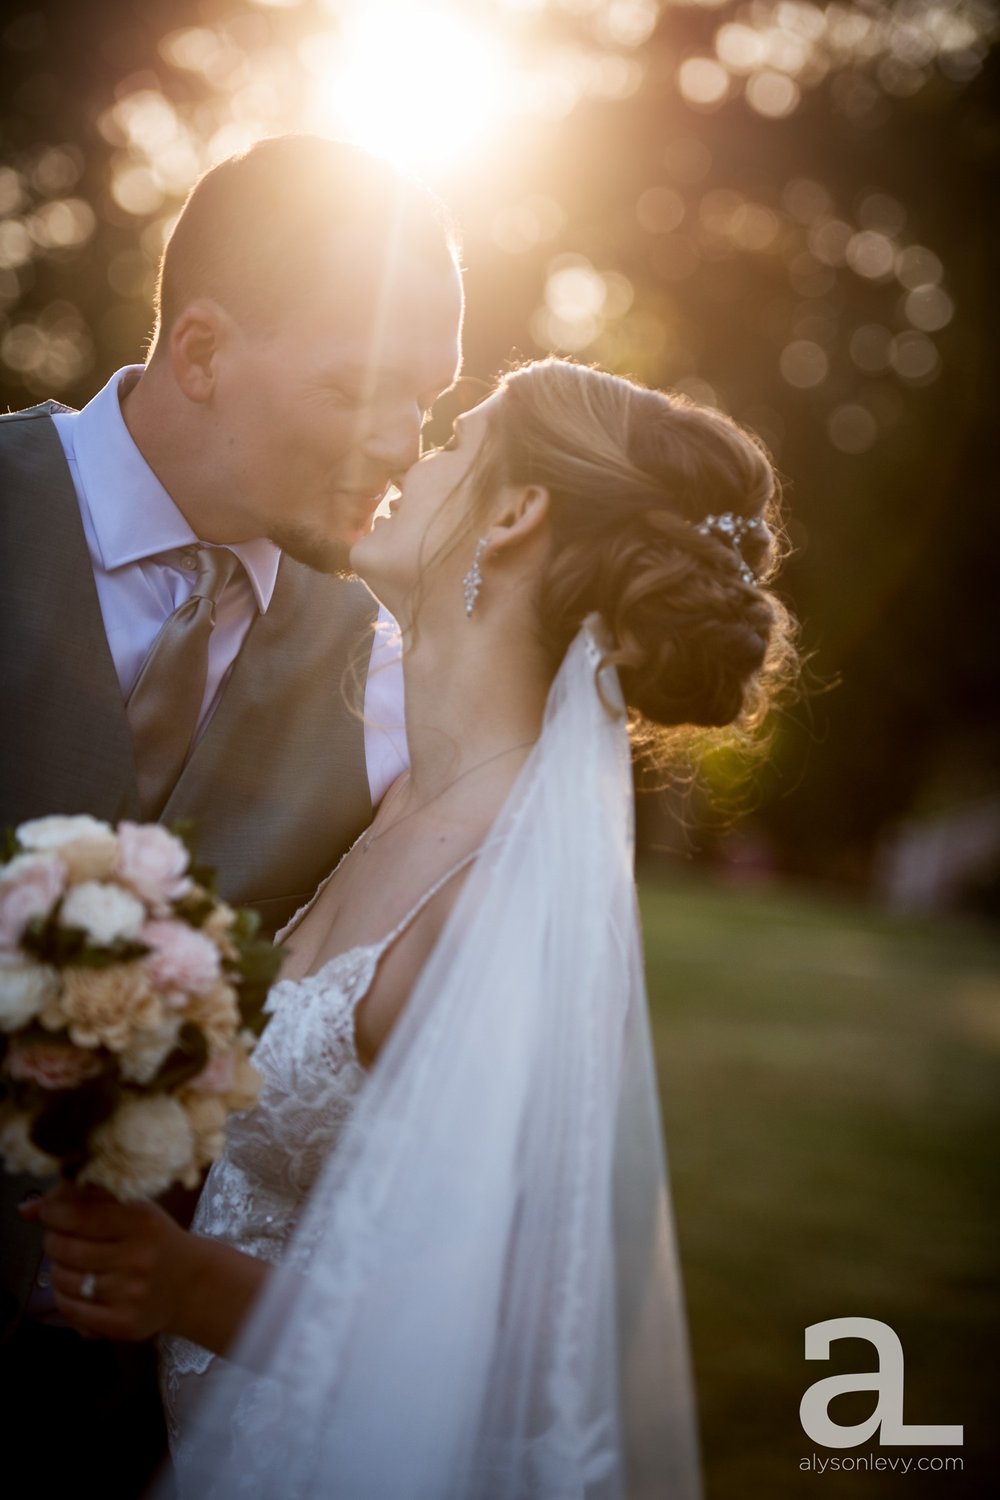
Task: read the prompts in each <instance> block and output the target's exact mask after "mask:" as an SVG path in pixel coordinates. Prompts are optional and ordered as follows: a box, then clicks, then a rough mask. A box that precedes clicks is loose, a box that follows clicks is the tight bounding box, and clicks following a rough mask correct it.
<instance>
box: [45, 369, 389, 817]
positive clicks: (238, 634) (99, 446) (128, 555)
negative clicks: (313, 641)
mask: <svg viewBox="0 0 1000 1500" xmlns="http://www.w3.org/2000/svg"><path fill="white" fill-rule="evenodd" d="M141 374H142V366H141V365H129V366H127V367H126V368H125V369H123V370H118V371H117V372H116V373H115V374H114V375H113V376H112V377H111V379H110V380H109V381H108V383H107V385H106V386H105V387H104V389H103V390H101V391H99V392H98V394H97V395H96V396H95V397H94V399H93V400H92V401H90V402H88V403H87V405H86V406H85V407H84V408H83V410H82V411H79V412H56V413H55V415H54V417H53V421H54V422H55V426H56V431H57V432H58V434H59V439H60V441H61V443H62V445H63V449H64V451H65V454H66V458H67V461H68V463H69V468H70V473H71V475H72V477H73V483H74V485H75V487H76V493H77V498H78V500H79V502H80V515H81V518H82V520H83V529H84V533H85V535H86V538H87V546H88V548H89V550H90V560H91V563H92V564H93V569H94V582H95V583H96V585H97V596H98V599H99V601H100V606H101V614H102V616H103V618H104V629H105V632H106V633H107V637H108V644H109V646H110V647H111V655H112V657H113V658H114V663H115V669H116V671H117V673H118V681H119V683H120V684H121V690H122V697H123V698H127V697H128V694H129V692H130V691H131V689H132V685H133V683H134V682H135V680H136V677H137V676H138V674H139V669H140V667H141V666H142V664H143V662H144V661H145V659H146V655H147V653H148V651H149V648H150V646H151V645H152V644H153V641H154V640H155V639H156V636H157V634H158V633H159V630H160V627H161V626H162V625H163V622H164V621H165V620H166V619H167V618H168V616H170V615H172V614H173V612H174V610H175V609H177V608H178V606H179V605H181V604H183V602H184V600H185V599H187V598H188V597H189V596H190V593H191V590H192V588H193V586H194V579H195V574H196V570H197V561H196V558H195V549H196V548H197V546H198V537H197V536H196V535H195V533H194V532H193V531H192V530H191V527H190V526H189V525H188V523H187V521H186V520H185V519H184V517H183V515H182V514H181V512H180V511H179V510H178V508H177V506H176V505H175V504H174V502H173V500H171V498H170V496H169V495H168V494H167V491H166V490H165V489H164V488H163V485H162V484H161V483H160V481H159V480H158V479H157V477H156V475H155V474H154V473H153V471H152V469H151V468H150V467H149V465H148V464H147V463H146V460H145V459H144V458H143V456H142V454H141V453H140V452H139V450H138V448H137V447H136V445H135V443H134V442H133V441H132V438H131V435H130V434H129V431H128V428H127V427H126V426H125V419H124V417H123V416H122V411H121V406H120V405H119V401H118V388H119V384H120V382H121V381H122V380H123V379H127V378H132V377H137V376H139V375H141ZM230 550H231V551H233V552H234V553H235V554H236V556H237V557H238V558H239V559H240V562H241V563H242V564H243V568H242V569H240V570H238V571H237V573H236V575H235V577H234V578H233V580H232V581H231V582H230V583H229V585H228V586H227V588H226V589H225V591H224V593H223V594H222V596H221V598H220V599H219V601H218V603H217V605H216V624H215V629H214V630H213V632H212V636H211V640H210V643H209V652H208V680H207V683H206V686H205V697H204V699H203V701H202V706H201V713H200V715H199V719H198V727H197V730H196V736H197V735H200V734H201V733H202V732H203V731H204V728H205V725H206V724H207V723H208V721H209V719H210V718H211V716H212V714H213V713H214V711H215V709H216V707H217V705H218V702H219V699H220V698H221V696H222V692H223V689H224V687H225V684H226V680H227V679H228V677H229V674H230V672H231V671H232V668H233V663H234V662H235V660H236V657H237V654H238V652H239V649H240V647H241V646H242V644H243V641H244V639H245V638H246V634H247V631H248V630H249V629H250V626H251V624H252V623H253V620H254V617H255V615H256V613H257V611H258V610H259V611H260V612H261V613H264V612H266V610H267V607H268V605H269V604H270V602H271V595H272V594H273V592H274V584H275V579H276V578H277V575H278V563H279V561H280V559H281V552H280V551H279V549H278V548H277V547H276V546H275V545H274V543H273V542H269V541H267V540H266V539H265V538H263V537H262V538H260V539H259V540H257V541H252V542H240V543H237V544H234V545H233V546H232V548H231V549H230ZM342 670H343V663H342V662H331V663H330V692H331V693H336V692H339V691H340V686H339V684H340V678H341V674H342ZM364 716H365V730H364V733H365V760H366V764H367V768H368V784H369V787H370V789H371V797H372V805H373V806H374V807H377V806H378V804H379V802H380V801H381V799H382V797H383V795H384V794H385V792H386V790H387V788H388V787H389V786H391V785H392V783H393V782H394V781H395V780H396V778H397V776H399V775H400V774H401V772H402V771H404V770H405V769H406V767H407V765H408V764H409V758H408V755H407V750H406V731H405V727H404V718H403V670H402V663H401V659H400V647H399V633H398V631H397V629H396V627H395V622H394V621H393V620H392V617H391V616H390V615H388V614H387V613H386V612H385V611H384V610H380V613H379V628H378V630H377V632H376V635H375V642H374V645H373V648H372V655H371V659H370V663H369V671H368V678H367V685H366V689H365V705H364Z"/></svg>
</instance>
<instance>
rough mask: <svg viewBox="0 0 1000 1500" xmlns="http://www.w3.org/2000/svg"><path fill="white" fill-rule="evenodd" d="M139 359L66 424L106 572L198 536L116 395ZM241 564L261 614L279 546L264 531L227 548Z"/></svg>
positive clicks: (133, 375)
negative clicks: (151, 461)
mask: <svg viewBox="0 0 1000 1500" xmlns="http://www.w3.org/2000/svg"><path fill="white" fill-rule="evenodd" d="M142 373H143V366H142V365H126V367H125V368H124V369H123V370H117V371H116V372H115V374H114V375H112V377H111V379H110V380H109V381H108V383H107V385H106V386H105V387H104V389H103V390H101V391H98V393H97V395H96V396H95V397H94V398H93V400H92V401H89V402H88V403H87V405H86V406H85V407H84V408H83V410H82V411H81V412H80V413H79V414H78V415H77V417H76V420H75V421H74V423H73V451H74V454H75V456H76V465H77V472H78V474H79V476H80V484H81V487H82V489H83V493H84V497H85V499H86V502H87V508H88V509H89V511H90V516H91V520H92V521H93V525H94V533H95V535H96V538H97V545H98V548H99V549H100V553H101V561H102V562H103V564H104V566H105V568H106V569H107V570H108V571H109V572H110V571H112V570H113V569H114V568H121V567H124V566H125V565H126V564H127V563H134V562H138V561H140V559H142V558H145V557H154V556H156V555H157V554H158V553H160V552H169V551H172V550H173V549H174V548H177V547H190V546H191V545H192V544H193V543H197V542H198V541H199V540H200V538H199V537H198V536H197V535H196V533H195V532H194V531H192V529H191V527H190V525H189V524H188V522H187V521H186V520H185V518H184V516H183V515H182V514H181V512H180V511H179V510H178V508H177V506H176V505H175V504H174V502H173V500H172V499H171V498H170V496H169V494H168V493H167V491H166V490H165V489H164V487H163V485H162V484H161V483H160V481H159V480H158V479H157V477H156V475H155V474H154V473H153V471H152V469H151V468H150V467H149V465H148V463H147V462H146V460H145V459H144V458H143V456H142V454H141V453H140V452H139V449H138V448H137V447H136V445H135V443H134V441H133V439H132V435H131V433H130V432H129V430H128V428H127V427H126V426H125V418H124V417H123V416H122V409H121V406H120V404H119V400H118V392H119V387H120V385H121V384H122V382H123V381H125V380H128V381H129V382H130V383H131V381H132V380H133V379H138V377H139V376H141V375H142ZM230 551H232V552H234V553H235V554H236V556H237V557H238V558H239V560H240V562H241V563H242V564H243V566H244V568H245V569H246V572H247V576H248V577H249V579H250V583H251V585H252V587H253V591H254V595H255V597H256V600H257V608H258V609H259V610H260V611H261V613H262V614H263V613H264V611H265V610H266V609H267V607H268V605H269V604H270V602H271V595H272V594H273V593H274V585H275V581H276V579H277V576H278V564H279V562H280V561H281V551H280V549H279V548H278V547H276V546H275V545H274V543H273V542H269V541H268V540H267V538H266V537H258V538H255V539H254V540H253V541H250V542H234V543H232V544H231V546H230Z"/></svg>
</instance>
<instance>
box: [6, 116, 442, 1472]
mask: <svg viewBox="0 0 1000 1500" xmlns="http://www.w3.org/2000/svg"><path fill="white" fill-rule="evenodd" d="M158 293H159V295H158V318H157V325H156V331H155V333H154V337H153V344H152V348H151V350H150V354H149V358H148V360H147V362H146V365H145V367H140V366H132V367H130V368H127V369H125V370H121V371H118V372H117V373H116V374H115V375H114V376H113V377H112V378H111V380H110V381H109V382H108V384H107V385H106V386H105V387H104V389H103V390H102V391H101V392H100V393H99V394H98V395H97V396H95V397H94V399H93V400H92V401H91V402H90V403H89V404H88V405H87V406H86V407H85V408H84V409H83V411H81V412H78V413H77V412H70V411H67V410H66V409H65V408H61V407H59V406H58V405H57V404H56V403H54V402H46V403H43V404H42V405H41V406H38V407H34V408H32V409H30V410H28V411H25V412H15V413H11V414H10V415H8V416H5V417H0V518H2V526H3V545H2V548H0V671H2V675H3V681H4V695H5V705H4V706H5V720H6V724H5V728H4V735H3V750H2V759H0V825H16V824H17V823H19V822H21V821H23V820H25V819H27V818H33V817H41V816H45V815H47V814H50V813H90V814H93V815H94V816H96V817H100V818H104V819H107V820H109V821H117V820H118V819H120V818H131V819H136V820H139V819H162V820H164V821H167V822H170V821H172V820H174V819H177V818H188V817H190V818H193V819H195V820H196V825H197V839H198V854H199V858H200V860H201V861H202V862H203V863H205V864H209V865H214V866H215V867H216V868H217V870H218V872H219V884H220V890H221V893H222V894H223V895H224V896H225V897H226V898H228V899H229V900H230V901H232V902H234V903H240V904H248V905H252V906H253V907H255V908H256V910H257V911H258V912H259V913H260V916H261V922H262V930H263V931H264V932H266V933H271V934H273V933H274V932H275V931H276V930H277V928H278V927H279V926H281V925H282V924H283V923H284V922H285V921H286V920H287V919H288V918H289V917H290V916H291V915H292V914H293V913H294V911H295V910H296V909H297V907H298V906H299V905H301V904H302V902H304V901H305V900H306V899H307V898H308V896H309V895H310V894H311V893H312V891H313V889H314V888H315V886H316V885H317V883H318V882H319V880H320V879H321V878H322V876H323V875H325V874H326V873H327V872H328V871H329V870H330V869H331V868H332V867H333V865H334V864H335V863H336V862H337V859H338V858H339V857H340V855H341V854H342V853H343V851H344V850H345V849H346V848H347V847H348V846H349V844H350V843H351V842H352V841H353V839H354V838H355V837H356V835H357V834H358V833H359V832H360V831H361V829H362V828H364V827H365V826H366V824H367V823H368V822H369V821H370V819H371V816H372V808H373V804H374V803H375V802H377V800H378V799H379V797H380V796H381V794H382V792H383V791H384V790H385V788H386V786H387V785H388V783H389V782H390V781H391V780H392V779H393V778H394V777H395V775H396V774H398V771H399V769H401V761H400V755H401V753H402V754H405V750H403V751H402V752H401V750H400V746H399V742H398V740H393V739H392V738H391V736H390V735H389V734H387V733H386V732H385V731H386V730H387V729H389V728H392V727H396V728H397V730H398V729H399V726H400V722H401V712H400V710H401V703H400V701H399V697H400V695H401V684H400V682H399V677H398V673H397V672H396V671H393V670H392V669H391V667H390V669H389V670H387V671H381V670H378V671H371V672H369V667H370V666H371V665H372V657H373V654H374V653H373V647H372V640H373V633H372V626H373V625H374V623H375V619H376V607H375V605H374V603H373V602H372V600H371V598H370V596H369V595H368V593H367V592H366V590H365V589H364V588H363V586H362V585H361V584H359V583H357V582H352V581H348V580H347V579H345V578H342V577H339V576H337V575H338V570H340V569H342V568H343V567H345V566H346V560H347V551H348V549H349V547H350V545H351V544H352V542H353V541H354V540H355V539H356V538H357V537H358V536H360V535H361V534H362V533H364V532H365V531H366V530H367V529H368V527H369V525H370V523H371V519H372V515H373V512H374V510H375V507H376V505H377V504H378V501H379V499H380V497H381V495H382V493H383V491H384V490H385V488H386V486H387V484H388V483H389V481H390V480H391V479H392V478H393V477H394V476H395V475H397V474H399V473H400V472H401V471H402V470H404V469H405V468H407V467H408V466H409V465H410V464H411V463H412V462H413V461H414V459H415V458H416V457H417V454H418V451H419V441H420V429H421V424H422V422H423V419H424V416H425V414H426V412H427V410H428V409H429V407H430V406H431V404H432V403H433V401H434V400H435V398H436V397H437V396H438V395H439V394H440V393H441V391H442V390H444V389H445V388H447V387H448V386H449V385H451V384H452V382H453V381H454V379H455V377H456V374H457V371H458V367H459V363H460V342H459V341H460V325H461V315H462V290H461V281H460V275H459V271H458V267H457V259H456V250H455V246H454V244H453V242H452V241H451V239H450V238H449V234H448V230H447V227H446V225H445V223H444V221H443V218H442V214H441V211H440V209H439V206H438V205H437V204H436V203H435V202H434V200H432V199H431V198H430V196H429V195H427V194H425V193H424V192H423V190H422V189H420V188H419V187H417V186H415V185H414V184H412V183H410V182H408V181H406V180H404V179H402V178H400V177H399V176H398V175H397V174H396V173H395V172H394V171H393V170H392V169H391V168H389V167H388V166H387V165H385V164H384V163H381V162H379V161H377V160H376V159H374V158H371V157H368V156H367V155H366V154H364V153H362V152H360V151H357V150H355V149H354V148H352V147H349V146H346V145H343V144H341V143H337V142H332V141H327V140H321V139H319V138H315V137H309V136H285V137H280V138H277V139H274V140H269V141H263V142H260V143H259V144H258V145H256V146H255V147H253V148H252V149H251V150H249V151H248V152H246V153H245V154H243V155H241V156H238V157H234V158H232V159H230V160H228V161H226V162H223V163H222V164H221V165H220V166H218V167H216V168H214V169H213V170H212V171H210V172H208V173H207V174H206V175H205V176H204V177H203V178H202V179H201V180H200V181H199V182H198V184H197V185H196V186H195V188H194V189H193V191H192V193H191V195H190V197H189V198H188V201H187V203H186V204H185V207H184V209H183V211H182V213H181V216H180V218H179V219H178V221H177V224H176V227H175V229H174V231H173V233H172V235H171V237H170V240H169V242H168V244H167V246H166V249H165V251H164V255H163V260H162V264H161V268H160V279H159V289H158ZM374 649H375V651H378V650H379V647H378V646H377V645H376V647H375V648H374ZM344 684H346V691H345V690H342V688H343V685H344ZM352 698H353V701H352ZM362 708H363V710H364V711H363V713H361V712H359V710H361V709H362ZM32 1186H36V1184H32V1183H31V1182H30V1181H28V1180H27V1179H19V1180H18V1179H12V1178H3V1179H2V1180H0V1208H2V1211H3V1225H2V1229H0V1234H2V1243H3V1249H2V1251H0V1337H2V1338H6V1341H7V1342H6V1347H5V1348H0V1374H2V1377H3V1388H2V1390H0V1399H2V1400H3V1403H4V1410H5V1412H6V1415H7V1419H8V1420H9V1421H12V1422H15V1425H16V1421H17V1420H18V1419H15V1418H13V1417H12V1409H11V1406H10V1404H9V1403H10V1400H11V1393H16V1394H17V1395H18V1396H19V1398H20V1399H21V1401H23V1411H24V1413H25V1414H26V1415H25V1420H28V1415H29V1414H30V1412H31V1411H32V1410H33V1409H34V1410H35V1411H37V1413H38V1417H39V1419H41V1417H42V1413H45V1420H46V1421H48V1420H49V1417H50V1415H51V1413H52V1412H53V1411H56V1410H58V1411H59V1412H60V1417H59V1419H58V1427H59V1431H60V1447H61V1449H62V1451H64V1452H66V1453H67V1454H69V1455H70V1456H71V1463H72V1466H73V1472H75V1474H76V1475H77V1476H78V1477H82V1475H81V1474H80V1469H79V1465H80V1458H81V1451H83V1450H81V1448H79V1447H78V1446H77V1443H76V1442H75V1441H74V1435H75V1436H76V1438H77V1440H78V1441H79V1442H81V1443H84V1444H85V1447H86V1450H88V1451H92V1452H94V1451H95V1450H98V1449H99V1451H100V1465H101V1468H100V1483H101V1489H102V1493H103V1494H104V1495H106V1496H108V1497H112V1496H119V1495H120V1496H122V1497H125V1496H128V1495H137V1494H139V1493H141V1491H142V1488H143V1484H144V1482H145V1478H146V1477H147V1475H148V1473H149V1471H150V1467H151V1466H152V1465H154V1464H155V1461H156V1457H157V1454H156V1440H157V1432H156V1419H155V1417H154V1415H153V1411H154V1406H153V1402H152V1399H151V1397H150V1387H149V1385H148V1376H149V1367H150V1364H151V1362H150V1361H149V1360H148V1358H147V1359H146V1361H145V1367H144V1369H143V1370H141V1371H137V1370H136V1369H135V1368H134V1367H133V1365H132V1364H131V1361H132V1360H133V1359H134V1358H135V1356H136V1351H133V1350H126V1349H119V1348H117V1347H116V1346H113V1345H106V1344H101V1343H88V1342H86V1341H84V1340H83V1339H81V1338H79V1337H78V1336H77V1335H76V1334H75V1333H74V1332H73V1331H72V1330H70V1329H69V1328H67V1327H66V1326H61V1325H60V1320H59V1319H58V1315H57V1314H56V1313H55V1310H54V1305H53V1304H52V1301H51V1293H50V1292H49V1290H48V1288H47V1285H46V1280H47V1278H46V1275H45V1272H44V1269H42V1270H41V1271H40V1272H39V1259H40V1242H39V1237H38V1235H37V1231H36V1230H35V1228H34V1227H33V1226H32V1227H30V1228H28V1227H27V1226H24V1225H22V1224H21V1223H20V1221H19V1219H18V1216H17V1214H16V1212H15V1204H16V1202H17V1200H18V1198H19V1197H20V1196H23V1194H24V1192H25V1190H26V1189H28V1188H30V1187H32ZM137 1352H138V1354H139V1355H140V1356H148V1354H149V1351H148V1350H147V1349H142V1348H140V1349H139V1350H138V1351H137ZM144 1381H145V1382H146V1384H145V1386H143V1382H144ZM70 1414H71V1415H70ZM64 1417H65V1418H66V1419H67V1420H70V1421H71V1424H72V1431H68V1430H67V1429H66V1426H65V1422H64ZM13 1430H14V1427H13V1426H12V1427H11V1431H12V1432H13ZM42 1430H43V1431H44V1429H42ZM18 1441H19V1446H21V1444H22V1443H23V1442H27V1443H28V1447H22V1451H25V1452H27V1451H30V1437H29V1435H28V1434H27V1433H25V1432H24V1431H23V1429H22V1427H21V1426H18ZM49 1450H50V1453H51V1445H49ZM38 1458H39V1455H38V1454H35V1456H34V1459H33V1462H37V1461H38ZM51 1462H56V1458H55V1456H54V1455H52V1457H51ZM109 1466H110V1467H109ZM53 1477H54V1476H53V1473H52V1472H51V1467H50V1464H47V1465H46V1483H50V1481H52V1480H53Z"/></svg>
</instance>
